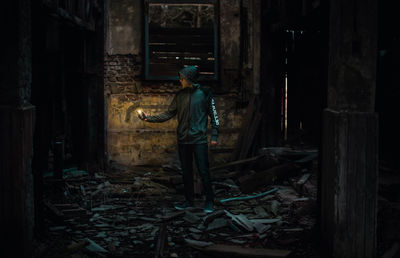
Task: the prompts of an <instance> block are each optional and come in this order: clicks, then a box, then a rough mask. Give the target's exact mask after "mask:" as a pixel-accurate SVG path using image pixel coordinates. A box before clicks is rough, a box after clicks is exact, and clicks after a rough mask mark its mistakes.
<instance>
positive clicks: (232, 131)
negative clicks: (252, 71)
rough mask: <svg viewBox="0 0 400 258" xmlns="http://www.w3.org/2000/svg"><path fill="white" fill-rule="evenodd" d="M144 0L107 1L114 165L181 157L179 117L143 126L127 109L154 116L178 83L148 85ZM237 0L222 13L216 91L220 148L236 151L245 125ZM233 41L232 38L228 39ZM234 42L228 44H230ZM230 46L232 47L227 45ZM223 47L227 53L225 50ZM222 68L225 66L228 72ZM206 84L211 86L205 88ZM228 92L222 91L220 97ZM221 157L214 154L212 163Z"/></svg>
mask: <svg viewBox="0 0 400 258" xmlns="http://www.w3.org/2000/svg"><path fill="white" fill-rule="evenodd" d="M141 2H142V1H139V0H135V1H127V0H112V1H109V3H108V27H107V28H108V30H107V40H106V42H107V46H106V57H105V64H104V69H105V80H104V81H105V100H106V107H107V108H106V112H107V125H106V126H107V149H108V158H109V161H110V162H115V163H117V164H122V165H126V166H137V165H162V164H166V163H169V162H172V161H173V159H176V156H177V154H176V153H177V146H176V144H177V142H176V126H177V121H176V119H171V120H170V121H167V122H164V123H159V124H155V123H145V122H143V121H141V120H139V119H138V118H137V115H136V114H135V112H132V114H131V117H130V119H129V120H127V116H126V115H127V110H128V108H129V107H131V106H132V105H134V106H135V107H138V106H140V107H141V108H143V109H144V110H145V111H146V112H148V113H150V114H158V113H161V112H163V111H165V110H166V109H167V107H168V105H169V104H170V102H171V101H172V98H173V96H174V94H175V93H176V92H177V91H178V90H179V89H180V85H179V82H154V81H144V80H143V74H142V71H143V70H144V69H142V67H143V64H144V62H143V61H144V60H143V56H144V55H143V51H142V45H143V42H142V40H143V39H142V20H143V11H142V3H141ZM238 3H239V1H235V4H232V5H229V8H225V10H224V11H223V12H222V13H221V15H223V17H220V19H222V22H221V27H222V28H221V30H222V29H223V30H224V31H225V29H226V28H227V27H229V26H230V25H231V23H228V22H227V21H228V20H230V21H231V22H232V24H234V25H235V28H232V29H231V30H230V31H229V33H225V32H222V31H221V35H220V38H222V39H221V45H220V50H221V52H220V53H221V54H220V55H221V57H220V58H221V60H222V64H221V67H220V70H221V71H226V73H224V74H222V76H221V80H220V81H219V83H218V84H216V85H212V86H213V87H214V89H215V90H214V92H216V94H215V99H216V105H217V111H218V113H219V117H220V123H221V126H220V137H219V146H218V147H219V148H223V149H225V148H234V147H235V144H236V141H237V137H238V135H239V130H240V127H241V123H242V116H243V113H244V110H243V109H236V108H235V107H236V99H237V96H236V94H237V87H238V82H237V78H238V69H239V64H238V62H239V51H238V49H239V36H240V35H239V31H240V27H239V20H240V17H239V15H238V14H239V11H240V10H239V8H240V7H239V5H238ZM227 38H229V40H227ZM229 42H230V43H229ZM228 43H229V47H227V44H228ZM222 48H223V50H222ZM224 65H225V66H227V67H226V69H225V68H224ZM206 86H208V85H206ZM222 92H224V93H222ZM217 156H219V157H225V156H227V154H225V153H220V154H215V155H211V156H210V162H211V164H213V163H214V161H215V160H217V159H218V157H217Z"/></svg>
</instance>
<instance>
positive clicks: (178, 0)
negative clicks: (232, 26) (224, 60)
mask: <svg viewBox="0 0 400 258" xmlns="http://www.w3.org/2000/svg"><path fill="white" fill-rule="evenodd" d="M151 3H158V4H170V5H172V4H176V5H182V4H202V3H204V4H212V5H214V22H213V24H214V25H213V30H214V53H213V54H214V65H213V66H214V75H213V76H212V77H207V78H201V77H200V78H199V81H214V82H215V81H217V80H218V79H219V72H218V71H219V70H218V69H219V62H218V61H219V56H218V55H219V53H218V49H219V40H218V39H219V37H218V35H219V30H218V15H217V12H218V8H217V6H218V0H145V12H144V36H145V40H144V49H145V60H144V66H145V67H144V68H145V69H144V78H145V80H148V81H179V76H178V71H177V75H176V76H154V75H150V74H149V69H150V52H149V51H150V50H149V37H150V34H149V18H148V16H149V4H151Z"/></svg>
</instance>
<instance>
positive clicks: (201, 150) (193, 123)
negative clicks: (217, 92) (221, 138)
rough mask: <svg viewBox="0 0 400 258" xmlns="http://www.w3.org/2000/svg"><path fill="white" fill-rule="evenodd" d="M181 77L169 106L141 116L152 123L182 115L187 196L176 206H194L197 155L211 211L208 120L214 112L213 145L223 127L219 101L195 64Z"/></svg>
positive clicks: (181, 152) (180, 128) (181, 151)
mask: <svg viewBox="0 0 400 258" xmlns="http://www.w3.org/2000/svg"><path fill="white" fill-rule="evenodd" d="M179 77H180V83H181V85H182V89H181V90H180V91H179V92H178V93H177V94H176V95H175V97H174V99H173V100H172V102H171V104H170V105H169V107H168V110H167V111H165V112H163V113H161V114H159V115H156V116H147V115H146V113H143V114H142V115H139V118H140V119H142V120H144V121H147V122H151V123H161V122H164V121H167V120H169V119H171V118H172V117H174V116H175V115H176V114H177V115H178V128H177V136H178V150H179V159H180V162H181V167H182V172H183V183H184V188H185V199H186V200H185V202H183V203H182V204H178V205H176V206H175V208H176V209H178V210H183V209H186V208H190V207H193V206H194V187H193V166H192V164H193V157H194V160H195V163H196V165H197V170H198V171H199V174H200V177H201V180H202V183H203V187H204V192H205V195H206V203H205V207H204V212H206V213H210V212H213V211H214V192H213V189H212V186H211V179H210V173H209V163H208V146H207V123H208V116H210V118H211V127H212V131H211V141H210V145H211V146H215V145H217V139H218V127H219V120H218V115H217V111H216V108H215V101H214V98H213V95H212V92H211V91H210V90H209V89H206V88H203V87H201V86H200V85H199V84H198V83H197V78H198V70H197V68H196V67H195V66H188V67H185V68H183V69H182V70H180V71H179Z"/></svg>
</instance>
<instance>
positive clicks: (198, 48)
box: [145, 0, 218, 80]
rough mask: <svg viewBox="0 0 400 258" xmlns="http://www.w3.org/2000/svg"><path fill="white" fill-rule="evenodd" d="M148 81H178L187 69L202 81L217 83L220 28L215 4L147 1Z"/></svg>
mask: <svg viewBox="0 0 400 258" xmlns="http://www.w3.org/2000/svg"><path fill="white" fill-rule="evenodd" d="M146 7H147V8H146V15H145V50H146V60H145V75H146V79H150V80H152V79H154V80H178V79H179V78H178V71H179V70H180V69H182V68H183V67H185V66H187V65H194V66H197V67H198V68H199V71H200V80H215V79H217V77H218V76H217V67H218V66H217V63H218V62H217V36H216V35H217V26H216V19H215V17H216V15H215V5H214V1H206V0H186V1H185V0H181V1H179V0H147V1H146Z"/></svg>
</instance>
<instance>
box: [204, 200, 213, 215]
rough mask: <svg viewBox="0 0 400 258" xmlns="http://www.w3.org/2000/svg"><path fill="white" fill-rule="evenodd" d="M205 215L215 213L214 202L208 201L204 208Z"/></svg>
mask: <svg viewBox="0 0 400 258" xmlns="http://www.w3.org/2000/svg"><path fill="white" fill-rule="evenodd" d="M204 212H205V213H211V212H214V203H213V202H212V201H206V205H205V207H204Z"/></svg>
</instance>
